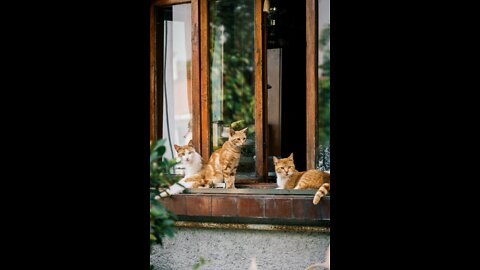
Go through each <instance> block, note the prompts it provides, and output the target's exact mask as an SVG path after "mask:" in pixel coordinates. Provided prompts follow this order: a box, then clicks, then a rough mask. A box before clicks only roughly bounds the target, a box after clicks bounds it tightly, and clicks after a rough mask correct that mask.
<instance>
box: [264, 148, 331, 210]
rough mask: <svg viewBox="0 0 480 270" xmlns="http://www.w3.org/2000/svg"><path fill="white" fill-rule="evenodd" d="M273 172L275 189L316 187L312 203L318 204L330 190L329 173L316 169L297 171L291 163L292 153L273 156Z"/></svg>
mask: <svg viewBox="0 0 480 270" xmlns="http://www.w3.org/2000/svg"><path fill="white" fill-rule="evenodd" d="M273 163H274V164H275V172H276V174H277V185H278V188H277V189H317V188H318V191H317V193H315V196H314V198H313V204H318V202H320V199H321V198H322V197H323V196H325V195H326V194H327V193H328V191H329V190H330V173H327V172H322V171H318V170H308V171H305V172H299V171H297V170H296V169H295V164H294V163H293V153H292V154H290V156H289V157H287V158H282V159H278V158H276V157H273Z"/></svg>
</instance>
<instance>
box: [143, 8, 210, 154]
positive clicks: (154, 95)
mask: <svg viewBox="0 0 480 270" xmlns="http://www.w3.org/2000/svg"><path fill="white" fill-rule="evenodd" d="M188 3H190V6H191V14H192V18H191V20H192V25H191V39H192V40H191V43H192V88H191V89H192V101H193V102H192V141H193V145H194V146H195V148H196V149H199V148H200V143H201V132H200V131H201V126H200V121H201V120H200V117H201V115H200V102H198V100H199V99H200V90H199V88H200V61H199V47H200V46H199V29H198V27H199V23H198V19H199V16H198V15H199V14H198V0H191V1H190V0H153V1H152V3H151V6H150V140H152V141H154V140H157V139H159V138H161V137H162V134H161V132H160V131H159V130H160V129H159V127H161V124H162V120H163V99H162V98H163V95H158V93H159V92H160V91H163V90H160V89H157V87H158V81H161V80H163V77H162V76H163V72H162V71H163V70H162V67H159V66H158V65H157V60H158V59H160V58H161V56H160V58H159V57H158V56H157V48H158V44H157V28H156V9H157V8H161V7H168V6H173V5H180V4H188Z"/></svg>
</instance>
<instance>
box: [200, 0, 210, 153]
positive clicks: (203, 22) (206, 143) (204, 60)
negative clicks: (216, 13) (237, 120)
mask: <svg viewBox="0 0 480 270" xmlns="http://www.w3.org/2000/svg"><path fill="white" fill-rule="evenodd" d="M207 1H208V0H199V2H200V5H199V11H200V93H201V101H200V103H201V127H202V132H201V133H202V134H201V140H202V144H201V145H202V147H201V155H202V157H203V159H204V160H205V161H208V158H209V156H210V110H209V108H210V106H209V105H210V99H209V71H208V67H209V61H208V3H207Z"/></svg>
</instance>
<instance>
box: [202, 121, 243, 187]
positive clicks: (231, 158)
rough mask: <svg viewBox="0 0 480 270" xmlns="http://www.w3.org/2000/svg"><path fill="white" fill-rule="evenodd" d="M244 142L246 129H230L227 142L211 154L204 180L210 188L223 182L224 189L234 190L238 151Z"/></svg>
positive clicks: (238, 157)
mask: <svg viewBox="0 0 480 270" xmlns="http://www.w3.org/2000/svg"><path fill="white" fill-rule="evenodd" d="M246 140H247V128H244V129H242V130H240V131H235V130H233V128H230V137H229V138H228V141H226V142H225V143H224V144H223V146H222V148H220V149H218V150H216V151H215V152H213V153H212V155H211V156H210V160H209V161H208V164H207V166H206V169H205V179H206V180H207V181H208V185H209V186H210V187H211V186H213V185H214V184H216V183H222V182H225V188H235V175H236V173H237V167H238V162H239V161H240V150H241V147H242V146H243V145H245V142H246Z"/></svg>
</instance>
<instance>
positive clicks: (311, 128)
mask: <svg viewBox="0 0 480 270" xmlns="http://www.w3.org/2000/svg"><path fill="white" fill-rule="evenodd" d="M317 7H318V1H317V0H306V14H305V17H306V46H307V48H306V91H307V93H306V94H307V97H306V114H307V130H306V133H307V138H306V139H307V143H306V147H307V148H306V150H307V151H306V152H307V170H312V169H315V156H316V141H315V140H316V134H315V132H316V130H317V128H316V118H317V114H316V112H317V109H316V108H317V87H318V73H317V65H318V44H317V39H318V12H317Z"/></svg>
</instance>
